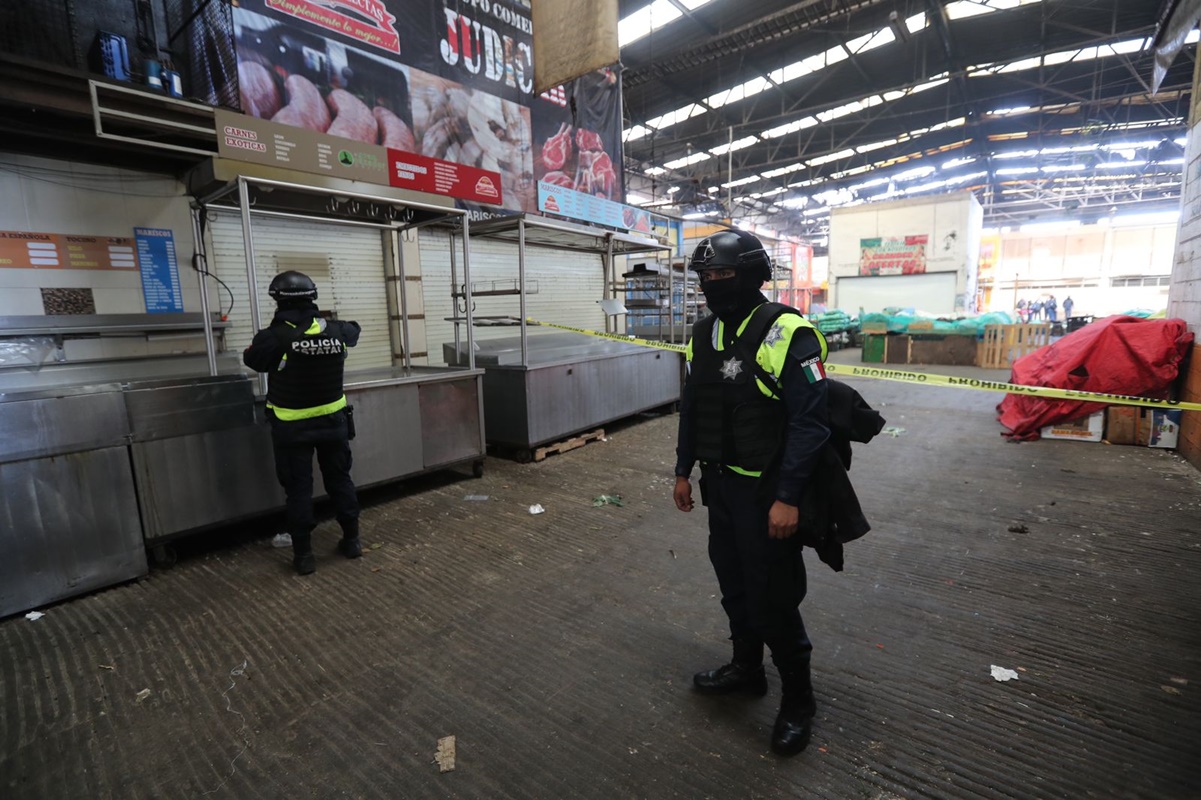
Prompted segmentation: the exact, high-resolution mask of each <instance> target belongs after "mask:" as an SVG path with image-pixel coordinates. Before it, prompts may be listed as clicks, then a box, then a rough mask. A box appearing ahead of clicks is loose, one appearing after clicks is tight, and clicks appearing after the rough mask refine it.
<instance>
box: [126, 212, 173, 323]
mask: <svg viewBox="0 0 1201 800" xmlns="http://www.w3.org/2000/svg"><path fill="white" fill-rule="evenodd" d="M133 235H134V238H135V239H136V240H137V243H138V266H139V268H140V269H141V271H142V296H143V297H144V298H145V299H146V311H147V312H149V313H151V314H165V313H170V312H173V311H183V293H182V292H181V291H180V289H179V264H178V262H176V260H175V234H174V233H172V231H171V229H170V228H134V229H133Z"/></svg>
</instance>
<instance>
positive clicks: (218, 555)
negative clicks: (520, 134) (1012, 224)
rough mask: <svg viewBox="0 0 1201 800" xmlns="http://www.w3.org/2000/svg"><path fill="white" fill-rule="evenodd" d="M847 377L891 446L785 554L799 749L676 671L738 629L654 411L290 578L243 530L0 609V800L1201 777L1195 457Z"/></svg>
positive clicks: (370, 511) (876, 797) (987, 790)
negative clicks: (797, 668)
mask: <svg viewBox="0 0 1201 800" xmlns="http://www.w3.org/2000/svg"><path fill="white" fill-rule="evenodd" d="M854 355H855V354H854V353H853V351H852V353H849V354H848V353H840V354H835V357H834V360H835V361H844V360H852V361H853V360H854V357H853V356H854ZM932 371H938V372H951V371H953V370H951V369H949V368H932ZM973 374H980V373H979V371H975V372H974V373H973ZM990 377H998V376H997V375H996V374H995V373H993V374H991V375H990ZM1001 377H1003V375H1002V376H1001ZM853 383H854V384H855V386H856V388H858V389H859V390H860V391H861V392H862V393H863V394H864V395H865V397H867V398H868V400H869V402H871V403H872V404H873V405H875V406H876V407H878V408H880V409H881V410H882V412H883V413H884V415H885V416H886V417H887V418H888V423H889V424H890V425H893V426H897V427H900V428H904V432H903V433H900V434H899V435H897V436H895V437H892V436H882V437H879V438H878V439H877V440H876V441H875V442H873V443H871V444H870V445H867V446H861V445H857V446H856V448H857V449H856V456H855V464H854V469H853V470H852V478H853V479H854V481H855V484H856V487H857V489H858V491H859V494H860V497H861V499H862V501H863V505H864V508H865V511H866V512H867V514H868V517H869V519H870V520H871V521H872V523H873V524H874V526H875V530H873V531H872V532H871V533H870V534H868V535H867V536H866V537H865V538H863V539H861V540H860V541H858V542H855V543H853V544H851V545H849V546H848V547H847V569H846V571H845V572H842V573H837V574H836V573H833V572H831V571H830V570H829V569H828V568H827V567H826V566H825V565H823V564H821V563H820V562H819V561H818V560H817V559H816V558H815V557H814V558H810V559H809V560H808V563H809V574H810V592H809V597H808V599H807V600H806V601H805V604H804V606H803V612H804V615H805V619H806V623H807V625H808V627H809V630H810V634H811V636H812V639H813V641H814V646H815V651H814V669H815V674H814V682H815V686H816V691H817V699H818V703H819V713H818V718H817V722H816V728H815V733H814V740H813V743H812V745H811V746H810V748H809V749H808V750H807V751H806V752H805V753H803V754H802V755H800V756H799V757H797V758H795V759H792V760H782V759H779V758H776V757H775V756H773V755H772V754H771V753H770V751H769V749H768V737H769V735H770V729H771V723H772V720H773V718H774V715H775V711H776V704H777V701H778V689H779V684H778V680H777V678H776V676H775V674H774V670H770V669H769V680H770V683H771V692H770V693H769V695H768V697H766V698H764V699H750V700H748V699H738V698H717V699H714V698H705V697H699V696H696V695H694V694H693V693H692V692H691V691H690V688H689V687H690V681H691V674H692V672H693V671H694V670H697V669H700V668H705V667H710V666H714V665H717V664H719V663H722V662H723V661H724V660H725V659H726V657H727V655H728V650H727V646H728V644H727V642H726V641H725V635H726V629H725V622H724V618H723V617H722V614H721V609H720V607H719V605H718V600H717V597H716V581H715V580H714V578H713V576H712V572H711V568H710V566H709V564H708V561H707V557H706V550H705V542H706V539H705V537H706V534H705V530H704V520H705V517H704V514H703V513H693V514H691V515H683V514H680V513H678V512H676V511H675V510H674V508H673V507H672V503H671V499H670V492H671V483H672V479H671V464H672V462H673V454H672V451H673V447H674V435H675V422H676V420H675V417H674V416H662V417H647V418H641V419H639V420H637V421H634V422H631V423H626V424H623V425H619V426H616V427H610V429H609V436H608V439H607V441H601V442H595V443H593V444H589V445H587V446H586V447H583V448H581V449H579V450H575V451H572V452H570V453H566V454H563V455H558V456H552V457H550V458H548V459H547V460H546V461H544V462H541V463H538V464H527V465H519V464H516V463H512V462H507V461H501V460H497V459H489V461H488V463H487V468H486V474H485V476H484V477H483V478H482V479H480V480H473V479H471V478H469V477H466V476H465V475H458V474H454V473H448V474H442V475H437V476H432V477H427V478H423V479H420V480H417V481H411V482H407V483H405V484H402V485H400V486H399V487H396V488H392V489H387V490H382V491H375V492H371V493H367V495H366V496H365V500H366V501H367V503H368V504H369V505H368V506H367V508H366V509H365V511H364V516H363V530H364V538H365V540H366V542H367V543H368V545H369V548H370V549H368V551H367V553H366V555H365V557H364V558H363V559H362V560H360V561H353V562H349V561H345V560H343V559H341V558H340V557H337V556H335V555H334V554H333V552H332V551H333V547H334V543H335V540H336V538H337V533H336V526H335V525H334V524H332V523H331V522H328V521H327V522H325V523H323V524H322V526H321V527H320V528H319V530H318V535H317V540H318V546H319V547H320V548H321V551H322V552H321V554H320V556H319V563H318V571H317V573H316V574H315V575H313V576H310V577H308V578H300V577H297V576H295V575H293V574H292V573H291V571H290V569H289V556H288V552H287V551H284V550H275V549H272V548H271V547H270V546H269V538H270V534H271V533H274V532H275V531H274V529H272V528H271V527H270V525H268V524H267V522H264V523H262V524H261V526H255V527H250V528H240V529H234V530H229V531H224V532H220V533H215V534H208V535H206V536H203V537H196V538H195V540H194V541H191V542H188V543H187V545H186V546H185V548H184V552H183V553H182V557H181V560H180V562H179V564H178V565H177V566H175V567H174V568H172V569H168V570H156V571H154V572H152V573H151V575H150V576H149V577H148V578H146V579H144V580H141V581H138V582H136V583H132V584H128V585H125V586H121V587H117V588H113V589H110V590H108V591H104V592H101V593H98V594H94V595H91V596H88V597H83V598H79V599H76V600H73V601H70V602H66V603H62V604H60V605H57V606H54V607H51V608H48V609H45V611H46V616H45V617H44V618H42V619H40V620H37V621H35V622H31V621H28V620H26V619H24V618H23V617H15V618H11V619H8V620H6V621H3V622H0V666H2V670H0V797H2V798H5V799H6V800H17V799H19V798H84V797H86V798H122V800H124V799H125V798H176V797H180V798H196V797H214V798H258V797H263V798H301V797H320V798H328V797H355V798H358V797H362V798H510V797H511V798H568V797H570V798H577V797H579V798H707V797H712V798H721V799H722V800H728V799H729V798H778V797H823V798H870V799H871V800H886V799H891V798H954V799H956V800H958V799H959V798H1078V797H1098V798H1156V799H1159V798H1187V797H1201V691H1199V690H1201V685H1199V682H1201V580H1198V576H1199V575H1201V513H1199V512H1201V474H1198V473H1197V472H1196V471H1195V470H1194V469H1193V468H1191V467H1190V466H1189V465H1188V464H1186V463H1185V462H1183V461H1182V460H1181V459H1179V458H1178V457H1177V456H1176V455H1175V454H1173V453H1170V452H1165V451H1158V450H1148V449H1144V448H1136V447H1111V446H1108V445H1104V444H1083V443H1079V442H1057V441H1042V442H1036V443H1031V444H1020V445H1019V444H1010V443H1007V442H1006V441H1004V440H1003V439H1002V438H1001V437H1000V435H999V433H1000V428H999V426H998V425H997V423H996V422H995V420H994V415H993V412H992V408H993V406H994V405H995V403H996V402H997V401H998V400H999V399H1000V397H1001V395H999V394H989V393H982V392H972V391H966V390H957V389H950V388H934V387H915V386H912V385H909V384H901V383H887V382H878V381H867V380H856V381H853ZM602 494H609V495H621V497H622V498H623V500H624V505H623V506H615V505H605V506H601V507H594V506H593V498H594V497H597V496H598V495H602ZM467 495H488V498H489V499H488V500H487V501H472V500H466V499H464V498H465V497H466V496H467ZM534 503H539V504H541V505H542V506H543V507H545V509H546V513H544V514H541V515H536V516H534V515H531V514H530V513H529V511H528V509H529V506H530V505H532V504H534ZM698 510H699V509H698ZM1019 525H1024V526H1025V529H1026V530H1025V532H1021V533H1017V532H1012V531H1010V530H1009V528H1010V526H1015V527H1016V526H1019ZM992 665H997V666H1001V667H1005V668H1009V669H1014V670H1016V671H1017V672H1018V674H1019V676H1020V677H1019V679H1018V680H1014V681H1009V682H1004V683H1002V682H998V681H996V680H994V679H993V678H992V677H991V675H990V667H991V666H992ZM451 735H453V736H455V737H456V740H457V741H456V744H457V767H456V769H455V770H454V771H452V772H447V773H440V772H439V770H438V767H437V766H436V764H435V763H434V753H435V750H436V748H437V743H438V739H439V738H441V737H445V736H451Z"/></svg>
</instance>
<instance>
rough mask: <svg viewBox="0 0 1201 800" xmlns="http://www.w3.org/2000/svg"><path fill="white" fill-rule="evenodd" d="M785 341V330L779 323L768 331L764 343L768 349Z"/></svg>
mask: <svg viewBox="0 0 1201 800" xmlns="http://www.w3.org/2000/svg"><path fill="white" fill-rule="evenodd" d="M783 340H784V328H783V327H781V325H780V323H778V322H777V323H776V324H774V325H772V326H771V329H770V330H768V332H767V335H766V336H764V337H763V343H764V344H765V345H767V346H768V347H771V346H772V345H774V344H775V343H776V342H781V341H783Z"/></svg>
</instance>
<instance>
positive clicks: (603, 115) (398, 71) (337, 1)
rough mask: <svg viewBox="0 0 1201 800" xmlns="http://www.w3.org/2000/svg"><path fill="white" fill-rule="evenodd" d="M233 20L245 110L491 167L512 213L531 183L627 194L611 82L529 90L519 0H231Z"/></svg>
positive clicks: (521, 207)
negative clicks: (538, 92)
mask: <svg viewBox="0 0 1201 800" xmlns="http://www.w3.org/2000/svg"><path fill="white" fill-rule="evenodd" d="M233 20H234V29H235V38H236V43H237V59H238V68H237V74H238V82H239V97H240V102H241V107H242V111H243V112H244V113H245V114H247V115H250V116H254V117H258V118H260V119H266V120H270V121H273V122H276V123H282V124H285V125H292V126H296V127H301V128H305V129H308V130H312V131H317V132H320V133H323V134H326V135H329V136H338V137H342V138H346V139H352V140H354V141H357V142H361V143H364V144H368V145H379V146H382V147H386V148H388V149H390V150H398V151H402V152H406V153H413V154H416V155H420V156H424V157H426V158H432V159H437V160H439V161H448V162H452V163H455V164H460V165H463V166H464V167H468V168H473V169H477V170H484V171H486V172H490V173H496V174H498V175H499V176H500V183H501V187H500V191H499V192H498V196H499V197H501V198H503V199H502V200H501V201H500V202H499V203H498V204H496V205H499V206H500V207H501V208H504V209H507V210H510V211H535V210H536V209H537V200H538V198H537V181H538V180H539V179H543V180H550V181H552V182H555V183H556V185H562V186H568V184H570V188H573V189H576V190H577V191H582V192H586V193H588V194H592V195H596V196H599V197H603V198H605V199H607V200H617V201H620V200H622V199H624V196H623V181H622V176H621V169H620V164H621V157H620V156H621V89H620V79H619V76H618V74H617V73H616V72H614V71H610V70H605V71H601V72H598V73H594V74H593V75H591V76H589V77H588V78H585V79H581V80H579V81H575V82H573V83H572V84H570V85H568V86H564V87H560V88H558V89H555V90H552V91H551V92H547V93H546V94H544V95H542V96H535V95H534V94H533V85H534V84H533V73H532V66H531V65H532V63H533V52H532V40H533V29H532V25H531V22H530V12H529V4H528V2H522V1H521V0H490V1H489V2H484V1H483V0H478V1H476V2H466V1H465V0H464V1H463V2H455V0H436V2H432V3H431V2H422V1H421V0H319V1H318V0H241V2H239V3H238V4H237V5H236V6H235V7H234V8H233ZM573 101H574V109H575V112H574V114H573V113H572V111H571V109H572V102H573ZM568 139H570V142H568V141H567V140H568Z"/></svg>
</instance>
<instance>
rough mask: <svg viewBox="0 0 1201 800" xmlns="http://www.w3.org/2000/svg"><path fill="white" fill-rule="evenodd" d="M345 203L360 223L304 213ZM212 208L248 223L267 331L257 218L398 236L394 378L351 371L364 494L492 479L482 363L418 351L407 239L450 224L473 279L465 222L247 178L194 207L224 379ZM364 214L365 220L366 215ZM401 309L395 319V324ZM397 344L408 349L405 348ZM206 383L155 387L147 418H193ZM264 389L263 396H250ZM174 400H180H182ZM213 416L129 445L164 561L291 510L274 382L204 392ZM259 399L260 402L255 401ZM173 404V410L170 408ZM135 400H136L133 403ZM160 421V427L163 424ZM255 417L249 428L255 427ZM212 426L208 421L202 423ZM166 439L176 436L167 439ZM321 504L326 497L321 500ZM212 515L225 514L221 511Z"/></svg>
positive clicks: (251, 278)
mask: <svg viewBox="0 0 1201 800" xmlns="http://www.w3.org/2000/svg"><path fill="white" fill-rule="evenodd" d="M314 196H316V197H317V198H321V197H328V198H337V200H338V201H339V202H340V203H343V204H345V203H350V204H357V205H352V207H353V208H357V209H359V211H358V212H355V213H356V214H357V216H359V217H368V218H353V217H348V216H344V214H346V212H345V210H343V211H338V210H336V209H335V207H334V206H332V205H328V204H327V206H325V209H324V211H322V210H320V207H318V210H316V211H313V210H311V209H310V210H307V211H300V210H296V209H297V208H298V207H299V206H298V202H299V200H300V198H307V201H306V202H309V203H310V204H311V203H312V199H313V197H314ZM208 209H214V210H226V211H228V210H233V209H236V210H237V212H238V213H239V214H240V216H241V222H242V232H243V237H244V246H245V252H246V271H247V281H248V294H249V300H250V302H249V305H250V321H251V325H252V327H253V329H254V330H259V329H261V327H262V323H263V320H262V319H261V315H260V313H259V303H258V294H259V293H258V277H257V276H258V271H257V268H256V262H255V239H254V225H253V222H252V219H251V217H252V216H264V217H275V218H284V219H298V220H308V221H311V222H318V223H323V224H334V225H349V226H356V227H364V226H365V227H370V228H375V229H378V230H380V231H381V232H383V233H386V234H390V240H389V243H388V245H385V243H384V241H383V239H382V237H381V247H382V248H384V249H385V251H386V250H387V248H388V246H390V247H391V253H390V259H386V260H390V261H391V265H390V267H386V275H385V282H386V283H387V282H392V283H393V284H394V291H393V292H392V293H391V295H394V296H390V297H389V308H390V313H389V316H390V317H392V319H390V320H388V322H387V324H388V329H389V339H390V341H391V343H392V345H393V351H392V352H393V360H394V365H393V366H392V367H387V368H374V369H366V370H355V371H348V372H347V374H346V382H345V386H346V393H347V396H348V400H350V402H351V403H352V404H353V405H355V406H356V409H357V411H358V413H357V414H356V427H357V428H358V431H359V434H360V435H359V437H358V438H357V439H356V441H355V444H354V449H355V473H354V474H355V482H356V485H358V486H359V487H360V488H362V487H366V486H371V485H374V484H379V483H386V482H389V481H393V480H398V479H400V478H404V477H407V476H411V475H416V474H420V473H422V472H426V471H429V470H434V469H443V468H447V467H453V466H457V465H460V464H466V463H471V464H472V468H473V472H474V474H475V475H476V476H477V477H478V476H480V475H482V474H483V460H484V456H485V453H486V444H485V440H484V431H483V394H482V388H481V384H482V380H483V371H482V370H477V369H475V367H474V364H470V363H469V364H468V365H467V368H466V369H462V368H459V369H451V368H444V367H424V366H420V365H417V366H415V365H413V363H412V358H413V357H412V348H411V347H410V346H409V330H408V312H407V299H406V297H405V269H404V249H403V246H402V241H401V237H402V234H403V233H405V232H407V231H412V230H417V229H420V228H422V227H426V226H429V225H451V226H453V227H455V228H456V229H458V230H460V231H461V232H462V239H463V256H464V264H465V269H466V270H468V271H469V270H470V228H469V222H468V219H467V214H466V212H465V211H461V210H458V209H454V208H448V207H442V206H435V205H427V204H423V203H418V202H412V201H409V200H401V199H398V198H393V197H386V196H376V195H370V194H364V193H358V192H352V191H343V190H342V189H330V188H327V187H320V186H310V185H306V184H301V183H289V182H286V181H279V180H268V179H263V178H255V177H248V176H240V177H238V178H237V179H235V180H232V181H229V182H228V183H226V184H224V185H222V186H221V187H220V188H218V189H216V190H215V191H213V192H210V193H208V194H205V195H203V196H201V197H198V198H197V200H196V201H195V202H194V203H193V204H192V223H193V236H194V239H195V248H196V253H197V254H198V256H199V264H198V269H197V272H198V273H199V280H200V287H201V288H200V296H201V307H202V309H203V316H204V319H205V337H206V341H207V352H208V366H209V372H210V374H211V375H213V376H215V374H216V371H217V367H216V353H215V350H214V347H213V340H212V334H211V322H212V320H211V316H210V313H209V308H210V303H209V297H208V286H207V280H206V277H207V274H208V256H207V252H206V250H205V241H204V231H203V224H202V218H201V215H202V214H203V213H204V212H205V211H206V210H208ZM360 212H361V213H360ZM392 309H395V310H396V312H397V313H395V314H392V313H391V310H392ZM398 338H399V341H398ZM397 345H399V346H401V347H402V348H403V365H396V364H395V359H396V357H397V356H396V351H395V349H394V347H395V346H397ZM216 380H217V379H216V378H215V377H209V378H207V379H196V380H195V381H193V382H192V383H193V386H190V387H182V386H180V385H179V384H178V382H176V383H175V384H174V385H172V386H170V387H168V386H151V387H148V388H149V390H150V391H148V392H145V393H141V394H142V397H141V405H142V407H144V408H146V409H147V410H148V413H147V415H146V417H147V418H148V419H149V418H152V417H154V418H157V419H160V420H161V419H162V418H164V417H165V416H167V415H169V414H170V412H169V411H168V410H167V409H168V408H171V407H186V404H187V399H188V397H189V396H190V394H189V392H190V391H192V390H194V389H195V385H196V384H203V383H204V381H216ZM252 384H255V385H257V386H258V392H257V393H256V392H254V391H253V390H252V389H251V388H250V387H251V385H252ZM173 390H174V391H173ZM205 392H206V397H207V405H206V406H205V407H204V408H196V409H195V410H194V412H193V413H192V414H190V415H188V416H187V417H186V418H183V419H181V418H180V417H181V415H178V414H170V415H171V417H172V419H171V423H172V424H171V425H170V426H163V425H162V424H159V425H157V426H152V427H154V428H155V429H153V430H149V431H147V433H146V435H145V436H144V437H140V436H139V435H138V432H137V431H136V430H135V432H134V435H133V436H132V437H131V452H132V461H133V464H134V470H135V475H136V478H137V482H138V485H139V493H138V502H139V506H140V510H141V514H142V521H143V530H144V535H145V540H146V543H147V544H148V545H149V546H151V547H152V548H156V556H160V557H161V556H162V555H163V554H162V553H161V552H158V550H159V549H161V546H162V543H164V542H165V541H167V540H169V539H171V538H174V537H175V536H177V535H182V534H185V533H191V532H194V531H197V530H200V529H202V528H205V527H210V526H212V525H218V524H223V523H227V522H232V521H234V520H237V519H241V518H246V517H250V516H254V515H257V514H261V513H266V512H269V511H272V510H273V509H275V508H278V507H281V506H282V504H283V494H282V490H281V489H280V488H279V486H278V484H277V482H276V480H275V477H274V469H273V468H272V465H271V444H270V432H269V428H268V426H267V425H265V424H263V423H264V422H265V409H264V403H263V399H264V396H265V394H266V378H265V376H259V377H258V379H257V381H251V380H248V379H247V378H246V377H245V376H242V375H239V376H238V377H237V379H226V380H225V382H224V383H221V384H217V383H214V384H212V385H209V386H207V387H206V388H205ZM256 395H257V396H256ZM168 398H171V402H170V403H169V404H167V405H164V404H165V403H166V401H167V400H168ZM134 399H137V398H136V397H135V396H134V395H132V394H131V402H132V401H133V400H134ZM213 407H224V408H226V409H235V408H236V409H237V410H239V411H244V412H245V413H244V414H237V415H234V414H229V413H228V412H227V413H226V414H225V415H224V416H225V417H226V418H228V419H234V418H235V417H236V418H237V420H236V424H235V422H227V423H225V424H221V422H220V421H219V419H218V418H217V417H216V416H214V415H213V414H211V413H208V412H209V411H210V409H211V408H213ZM155 415H157V416H155ZM246 417H249V420H247V419H245V418H246ZM202 420H204V422H202ZM164 428H166V429H164ZM318 494H320V492H318ZM214 506H218V508H217V509H214Z"/></svg>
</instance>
